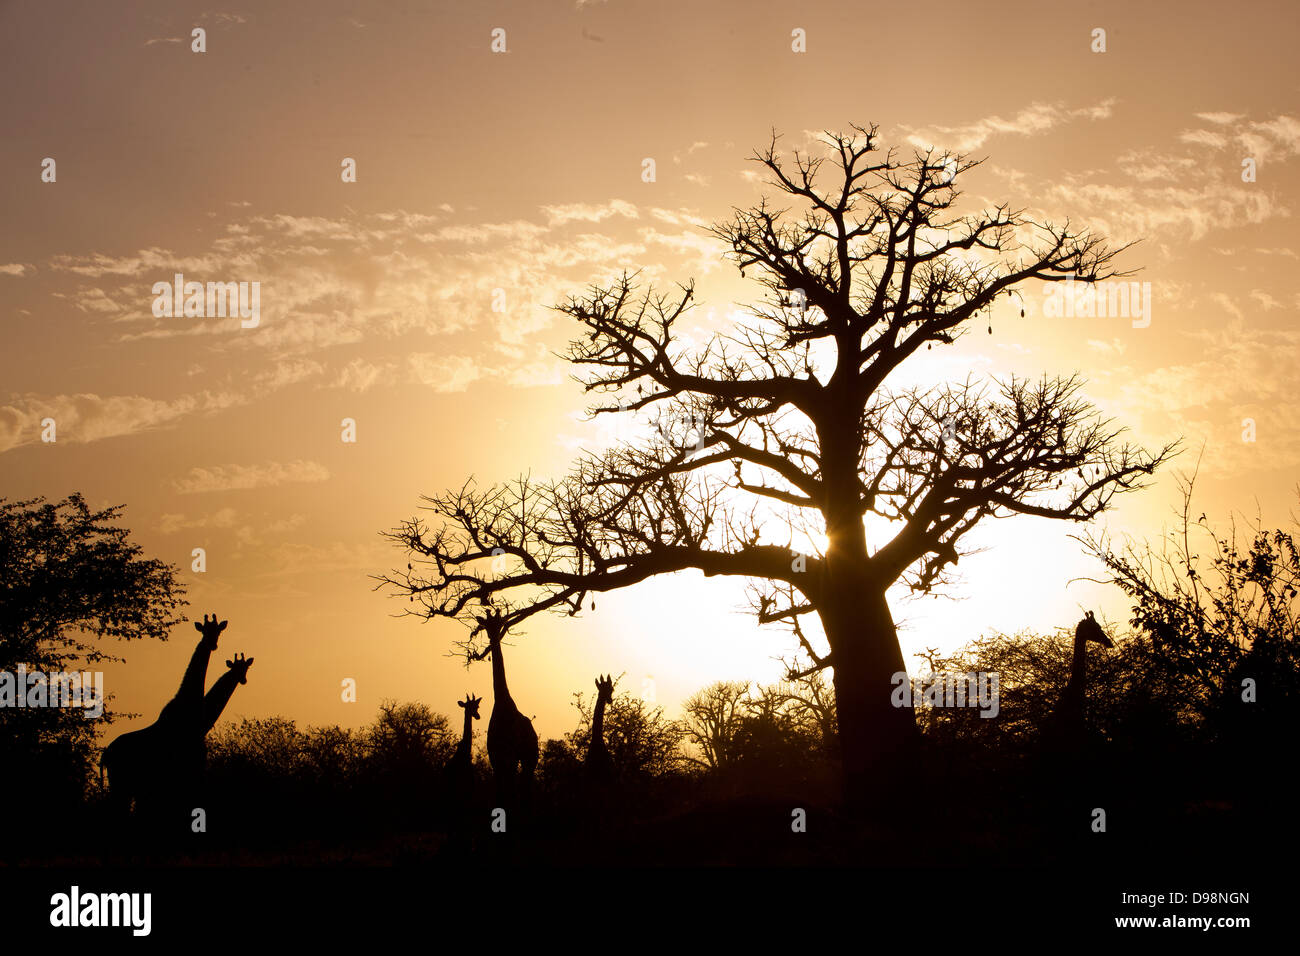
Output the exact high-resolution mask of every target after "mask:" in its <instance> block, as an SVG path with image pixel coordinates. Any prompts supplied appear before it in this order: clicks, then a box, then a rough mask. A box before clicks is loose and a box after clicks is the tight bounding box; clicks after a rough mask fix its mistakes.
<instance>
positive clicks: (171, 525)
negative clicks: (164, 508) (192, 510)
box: [158, 508, 236, 534]
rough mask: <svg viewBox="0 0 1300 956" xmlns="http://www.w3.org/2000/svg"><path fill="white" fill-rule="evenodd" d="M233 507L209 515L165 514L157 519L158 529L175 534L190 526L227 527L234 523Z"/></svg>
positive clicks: (234, 513)
mask: <svg viewBox="0 0 1300 956" xmlns="http://www.w3.org/2000/svg"><path fill="white" fill-rule="evenodd" d="M235 517H236V512H235V509H234V508H222V509H221V510H219V511H215V512H213V513H212V514H210V515H204V516H203V517H200V518H187V517H185V515H183V514H165V515H163V516H162V518H160V519H159V526H158V530H159V531H161V532H162V533H163V534H175V533H176V532H177V531H185V530H189V529H191V528H229V527H232V526H233V525H234V523H235Z"/></svg>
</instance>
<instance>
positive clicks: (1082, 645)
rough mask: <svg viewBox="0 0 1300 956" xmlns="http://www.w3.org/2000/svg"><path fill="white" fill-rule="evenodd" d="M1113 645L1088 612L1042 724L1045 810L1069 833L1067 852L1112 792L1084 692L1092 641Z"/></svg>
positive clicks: (1053, 823)
mask: <svg viewBox="0 0 1300 956" xmlns="http://www.w3.org/2000/svg"><path fill="white" fill-rule="evenodd" d="M1090 642H1091V643H1096V644H1100V645H1101V646H1102V647H1107V648H1112V647H1114V646H1115V644H1114V642H1113V641H1112V640H1111V639H1110V638H1109V637H1108V636H1107V635H1106V632H1105V631H1103V630H1102V629H1101V625H1100V624H1098V623H1097V622H1096V620H1094V618H1093V616H1092V612H1091V611H1087V612H1085V614H1084V617H1083V619H1082V620H1081V621H1079V623H1078V625H1076V627H1075V629H1074V657H1073V660H1072V663H1071V665H1070V679H1069V681H1068V682H1067V683H1066V685H1065V690H1064V691H1062V692H1061V698H1060V700H1059V701H1058V702H1057V704H1056V708H1055V710H1053V711H1052V714H1051V716H1050V717H1049V719H1048V722H1047V726H1046V727H1045V728H1044V734H1043V744H1044V745H1045V753H1044V757H1045V761H1044V763H1043V765H1042V769H1043V770H1044V771H1045V772H1046V777H1045V780H1044V782H1045V784H1046V785H1047V788H1048V789H1047V790H1046V792H1045V793H1044V796H1045V797H1046V801H1045V803H1044V805H1043V810H1044V811H1046V812H1047V813H1048V817H1047V818H1046V820H1047V822H1048V825H1049V826H1050V827H1052V829H1053V830H1054V831H1055V832H1057V833H1059V834H1061V835H1062V836H1063V837H1065V841H1064V842H1063V843H1061V844H1060V845H1059V848H1060V849H1064V850H1066V851H1067V852H1068V851H1070V850H1071V848H1073V850H1075V851H1077V850H1079V849H1081V848H1082V847H1083V846H1084V845H1085V843H1084V841H1086V839H1087V837H1088V835H1089V834H1090V832H1092V831H1091V830H1090V823H1091V821H1092V820H1093V815H1094V814H1095V811H1096V810H1097V809H1098V808H1101V809H1103V810H1105V809H1106V808H1107V807H1108V806H1110V804H1111V802H1112V797H1113V796H1114V791H1113V789H1112V787H1111V781H1110V779H1109V775H1108V773H1107V771H1106V763H1105V761H1103V760H1100V759H1099V757H1100V752H1099V751H1098V749H1097V748H1095V747H1093V746H1092V743H1093V740H1092V737H1091V736H1090V734H1089V731H1088V725H1087V722H1086V719H1085V717H1086V714H1085V709H1084V699H1085V698H1084V691H1085V688H1086V684H1087V669H1088V644H1089V643H1090Z"/></svg>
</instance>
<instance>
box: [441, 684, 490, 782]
mask: <svg viewBox="0 0 1300 956" xmlns="http://www.w3.org/2000/svg"><path fill="white" fill-rule="evenodd" d="M482 702H483V698H482V697H475V696H474V695H473V694H468V693H467V694H466V695H465V699H464V700H458V701H456V706H458V707H460V708H462V709H463V710H464V711H465V727H464V729H463V730H462V731H461V735H460V743H459V744H458V745H457V746H456V752H455V753H454V754H452V757H451V759H450V760H449V761H447V766H446V768H445V770H446V773H447V777H448V782H449V783H450V785H451V787H452V790H453V792H454V793H456V794H457V795H458V796H461V797H463V796H465V795H466V794H468V793H469V791H470V789H471V787H472V785H473V783H474V721H476V720H478V719H479V715H478V705H479V704H481V703H482Z"/></svg>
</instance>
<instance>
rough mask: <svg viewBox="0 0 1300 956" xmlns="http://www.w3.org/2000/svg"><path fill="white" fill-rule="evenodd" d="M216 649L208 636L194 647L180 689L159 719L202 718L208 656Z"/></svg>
mask: <svg viewBox="0 0 1300 956" xmlns="http://www.w3.org/2000/svg"><path fill="white" fill-rule="evenodd" d="M215 649H216V648H215V647H214V646H213V645H211V644H209V643H208V641H207V639H206V638H202V639H200V640H199V644H198V647H196V648H194V653H193V654H192V655H191V656H190V663H189V666H188V667H186V668H185V676H183V677H182V678H181V686H180V689H179V690H177V691H176V696H175V697H173V698H172V699H171V700H170V701H168V703H167V706H166V707H164V708H163V709H162V713H161V714H160V715H159V717H158V719H159V720H165V721H172V720H176V719H184V720H186V721H187V722H188V721H189V720H190V719H191V718H193V719H195V720H199V719H201V715H202V711H203V682H204V680H205V679H206V678H207V675H208V658H210V657H211V656H212V652H213V651H214V650H215Z"/></svg>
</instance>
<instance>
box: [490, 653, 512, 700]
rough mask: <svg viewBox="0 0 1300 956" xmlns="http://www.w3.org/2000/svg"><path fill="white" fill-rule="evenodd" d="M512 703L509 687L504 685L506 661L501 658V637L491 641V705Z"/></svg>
mask: <svg viewBox="0 0 1300 956" xmlns="http://www.w3.org/2000/svg"><path fill="white" fill-rule="evenodd" d="M502 703H510V704H512V705H513V704H514V700H513V699H512V698H511V696H510V688H509V687H507V686H506V662H505V661H504V660H502V659H501V639H500V638H497V639H496V640H494V641H492V706H493V707H497V706H499V705H500V704H502Z"/></svg>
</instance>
